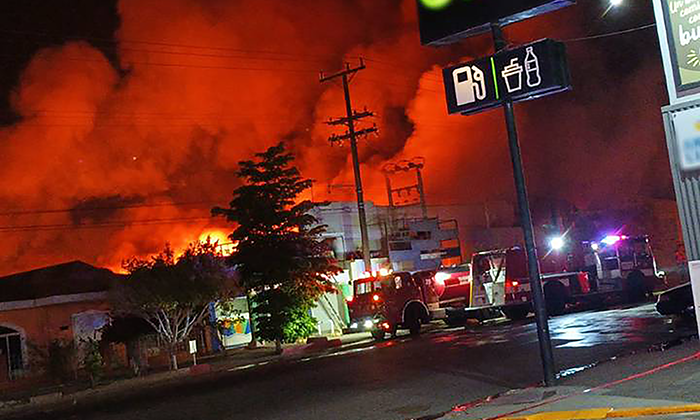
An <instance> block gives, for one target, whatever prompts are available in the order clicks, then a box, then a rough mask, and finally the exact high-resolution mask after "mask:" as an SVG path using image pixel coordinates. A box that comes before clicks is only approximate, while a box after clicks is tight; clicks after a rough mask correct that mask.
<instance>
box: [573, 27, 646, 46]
mask: <svg viewBox="0 0 700 420" xmlns="http://www.w3.org/2000/svg"><path fill="white" fill-rule="evenodd" d="M655 26H656V23H649V24H647V25H642V26H638V27H636V28H630V29H623V30H621V31H615V32H608V33H604V34H598V35H591V36H584V37H581V38H572V39H565V40H563V41H562V42H579V41H589V40H593V39H601V38H608V37H611V36H616V35H624V34H628V33H631V32H637V31H642V30H644V29H649V28H653V27H655Z"/></svg>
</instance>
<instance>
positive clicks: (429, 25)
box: [417, 0, 576, 45]
mask: <svg viewBox="0 0 700 420" xmlns="http://www.w3.org/2000/svg"><path fill="white" fill-rule="evenodd" d="M417 1H418V23H419V26H420V39H421V43H422V44H424V45H443V44H450V43H452V42H456V41H459V40H460V39H462V38H465V37H468V36H471V35H476V34H479V33H481V32H486V31H488V30H489V27H490V24H491V23H498V24H499V25H501V26H504V25H508V24H511V23H514V22H518V21H520V20H524V19H528V18H531V17H534V16H537V15H541V14H543V13H547V12H551V11H553V10H556V9H560V8H562V7H566V6H569V5H572V4H574V3H576V0H417Z"/></svg>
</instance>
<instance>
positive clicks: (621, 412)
mask: <svg viewBox="0 0 700 420" xmlns="http://www.w3.org/2000/svg"><path fill="white" fill-rule="evenodd" d="M697 412H700V404H687V405H675V406H667V407H636V408H620V409H615V408H612V407H607V408H586V409H582V410H573V411H549V412H544V413H536V414H527V415H523V416H516V417H497V418H498V419H500V420H596V419H612V418H629V417H644V416H658V415H663V414H684V413H697Z"/></svg>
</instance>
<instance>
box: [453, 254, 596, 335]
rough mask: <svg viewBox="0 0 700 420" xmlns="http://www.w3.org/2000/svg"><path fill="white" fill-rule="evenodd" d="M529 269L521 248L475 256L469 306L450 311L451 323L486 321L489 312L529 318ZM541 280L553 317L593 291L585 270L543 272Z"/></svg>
mask: <svg viewBox="0 0 700 420" xmlns="http://www.w3.org/2000/svg"><path fill="white" fill-rule="evenodd" d="M542 266H544V267H546V265H545V264H542ZM527 267H528V264H527V258H526V256H525V252H524V251H523V249H522V248H520V247H511V248H505V249H497V250H491V251H484V252H478V253H475V254H474V255H473V256H472V276H471V278H472V285H471V288H470V296H469V305H468V306H467V307H465V308H464V309H462V310H454V309H448V311H447V317H448V320H450V319H452V323H455V321H454V320H455V319H460V318H471V317H476V318H483V317H484V315H483V314H484V313H488V312H486V311H487V310H499V311H500V312H502V313H503V314H504V315H505V316H506V317H507V318H509V319H513V320H517V319H523V318H525V317H526V316H527V314H528V313H529V312H531V311H532V309H533V306H532V294H531V288H530V279H529V272H528V268H527ZM541 278H542V286H543V290H544V295H545V304H546V306H547V312H548V313H549V314H551V315H558V314H561V313H563V312H564V309H565V308H566V305H567V304H570V303H575V302H577V301H579V300H580V299H583V298H586V297H587V296H588V294H589V293H590V291H591V288H590V284H589V281H588V273H586V272H583V271H572V272H566V271H564V272H547V270H546V269H543V270H542V274H541Z"/></svg>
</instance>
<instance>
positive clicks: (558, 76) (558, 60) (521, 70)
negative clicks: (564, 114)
mask: <svg viewBox="0 0 700 420" xmlns="http://www.w3.org/2000/svg"><path fill="white" fill-rule="evenodd" d="M442 76H443V80H444V84H445V94H446V97H447V110H448V113H450V114H454V113H462V114H473V113H476V112H480V111H484V110H486V109H490V108H493V107H496V106H498V105H500V104H502V103H503V101H504V100H506V99H510V100H513V101H516V102H517V101H525V100H529V99H535V98H539V97H542V96H545V95H551V94H553V93H557V92H561V91H564V90H568V89H570V88H571V83H570V80H569V70H568V66H567V62H566V51H565V48H564V44H562V43H561V42H556V41H552V40H550V39H545V40H542V41H537V42H534V43H532V44H528V45H525V46H522V47H519V48H515V49H512V50H504V51H500V52H498V53H497V54H496V55H493V56H491V57H486V58H481V59H479V60H475V61H471V62H469V63H462V64H458V65H455V66H451V67H448V68H445V69H443V70H442Z"/></svg>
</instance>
